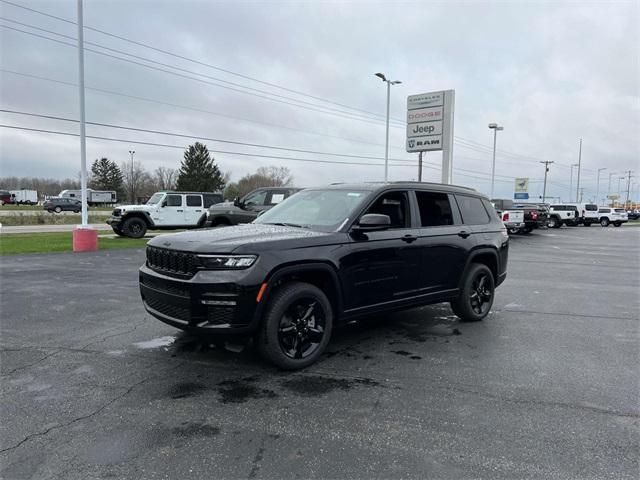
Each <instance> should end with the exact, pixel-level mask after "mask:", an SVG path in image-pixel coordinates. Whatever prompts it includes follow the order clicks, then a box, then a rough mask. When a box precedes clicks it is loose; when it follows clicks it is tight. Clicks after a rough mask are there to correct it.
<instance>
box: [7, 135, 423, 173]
mask: <svg viewBox="0 0 640 480" xmlns="http://www.w3.org/2000/svg"><path fill="white" fill-rule="evenodd" d="M0 128H9V129H13V130H24V131H29V132H38V133H49V134H54V135H64V136H68V137H79V136H80V135H79V134H77V133H69V132H60V131H56V130H45V129H41V128H29V127H21V126H17V125H6V124H0ZM87 138H92V139H94V140H105V141H109V142H120V143H133V144H136V145H147V146H154V147H164V148H178V149H180V150H184V149H185V147H184V145H171V144H166V143H155V142H143V141H140V140H128V139H124V138H114V137H101V136H96V135H87ZM210 151H211V152H212V153H219V154H225V155H239V156H243V157H257V158H270V159H277V160H291V161H297V162H311V163H329V164H337V165H365V166H374V167H382V166H384V164H382V163H367V162H340V161H337V160H320V159H312V158H296V157H279V156H276V155H264V154H257V153H246V152H231V151H225V150H210ZM394 166H396V167H412V168H414V167H415V164H413V163H408V164H395V165H394Z"/></svg>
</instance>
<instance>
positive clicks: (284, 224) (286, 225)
mask: <svg viewBox="0 0 640 480" xmlns="http://www.w3.org/2000/svg"><path fill="white" fill-rule="evenodd" d="M265 225H279V226H281V227H296V228H308V227H307V226H305V225H298V224H297V223H287V222H274V223H266V224H265Z"/></svg>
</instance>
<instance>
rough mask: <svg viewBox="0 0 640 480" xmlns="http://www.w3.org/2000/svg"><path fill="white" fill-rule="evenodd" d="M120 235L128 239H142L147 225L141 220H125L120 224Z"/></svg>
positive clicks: (134, 218)
mask: <svg viewBox="0 0 640 480" xmlns="http://www.w3.org/2000/svg"><path fill="white" fill-rule="evenodd" d="M116 233H117V232H116ZM122 233H124V235H125V236H127V237H130V238H142V237H144V234H145V233H147V224H146V223H145V221H144V220H142V219H141V218H137V217H133V218H127V219H126V220H125V221H124V223H123V224H122Z"/></svg>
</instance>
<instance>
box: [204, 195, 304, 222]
mask: <svg viewBox="0 0 640 480" xmlns="http://www.w3.org/2000/svg"><path fill="white" fill-rule="evenodd" d="M300 190H301V189H300V188H289V187H265V188H258V189H256V190H252V191H251V192H249V193H247V194H246V195H245V196H244V197H242V198H235V199H234V200H233V202H224V203H219V204H217V205H212V206H211V207H210V208H209V211H208V212H207V223H206V226H208V227H218V226H227V225H238V224H240V223H249V222H252V221H253V220H255V219H256V218H257V217H258V215H260V214H261V213H262V212H265V211H267V210H269V209H270V208H271V207H273V206H275V205H277V204H278V203H280V202H281V201H283V200H284V199H286V198H289V197H290V196H291V195H293V194H294V193H296V192H299V191H300Z"/></svg>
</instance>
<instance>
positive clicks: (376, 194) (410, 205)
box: [346, 188, 416, 232]
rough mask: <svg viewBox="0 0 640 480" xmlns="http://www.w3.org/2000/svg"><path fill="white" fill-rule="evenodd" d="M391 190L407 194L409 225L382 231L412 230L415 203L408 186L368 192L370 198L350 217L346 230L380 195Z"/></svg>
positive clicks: (352, 225) (350, 227)
mask: <svg viewBox="0 0 640 480" xmlns="http://www.w3.org/2000/svg"><path fill="white" fill-rule="evenodd" d="M393 192H404V193H405V194H406V196H407V207H408V208H409V219H410V222H409V223H410V225H409V226H408V227H407V226H405V227H402V228H387V229H386V230H381V231H383V232H389V231H399V230H414V229H415V228H416V222H415V208H414V207H415V204H414V203H412V202H414V201H415V198H413V193H412V192H413V189H410V188H389V189H385V190H382V191H378V192H376V191H375V190H373V191H371V192H369V196H370V200H369V201H368V202H367V203H366V204H365V205H364V206H363V207H362V208H361V209H360V210H359V211H358V212H357V213H356V215H355V216H354V218H353V219H351V221H350V222H349V227H348V228H347V229H346V231H347V232H349V231H351V230H352V229H353V227H354V225H355V224H356V222H357V221H358V219H359V218H360V217H361V216H362V215H364V214H365V212H366V211H367V210H369V208H371V206H372V205H373V204H374V203H375V202H376V201H377V200H378V199H379V198H380V197H381V196H382V195H386V194H388V193H393Z"/></svg>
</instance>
